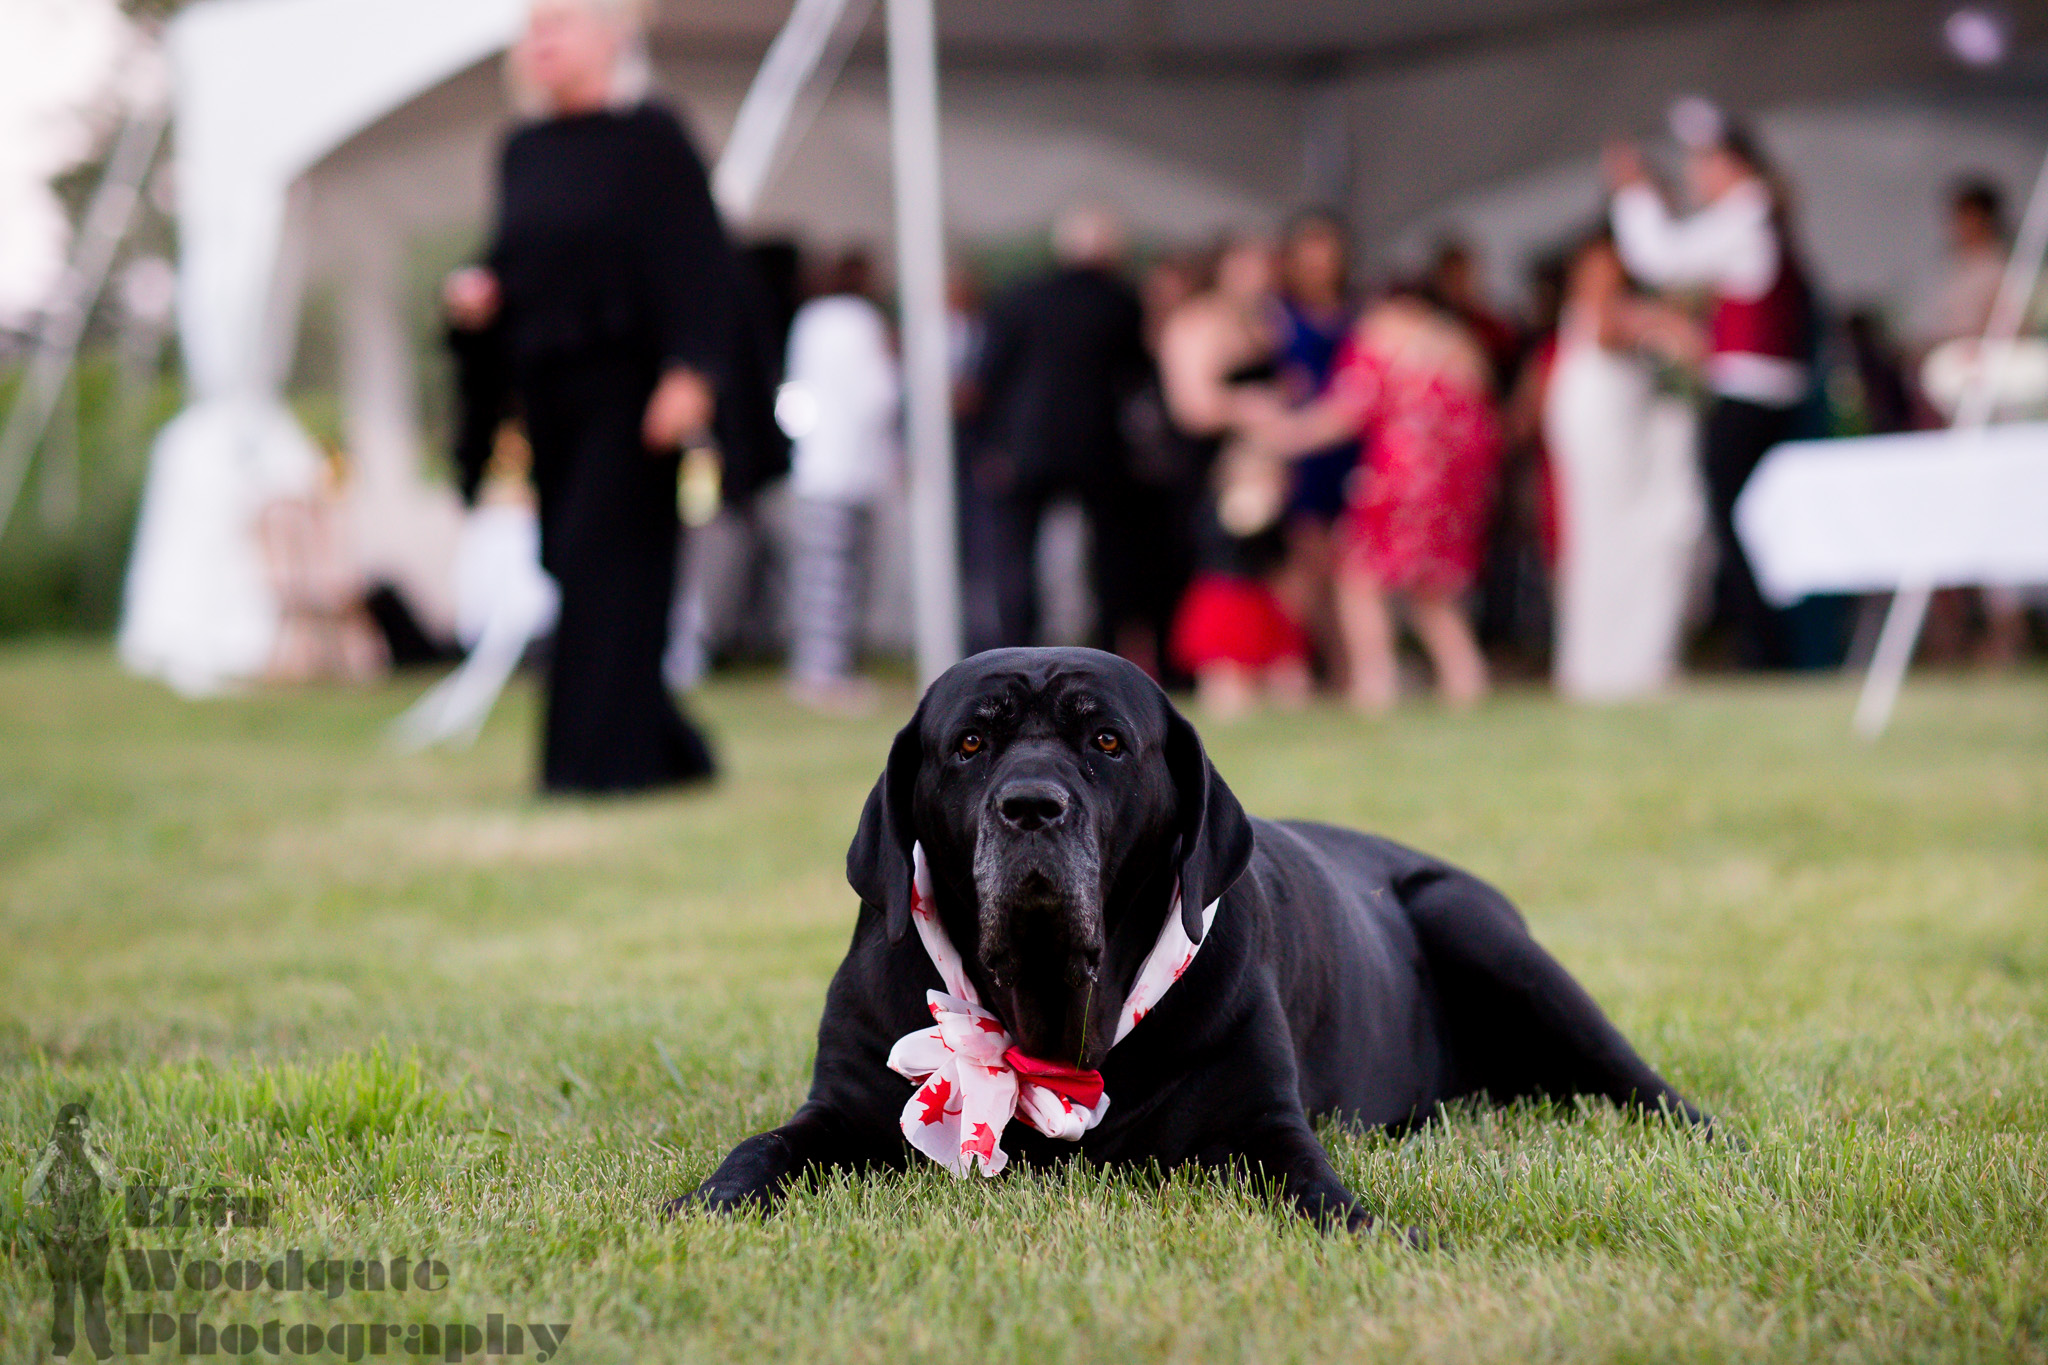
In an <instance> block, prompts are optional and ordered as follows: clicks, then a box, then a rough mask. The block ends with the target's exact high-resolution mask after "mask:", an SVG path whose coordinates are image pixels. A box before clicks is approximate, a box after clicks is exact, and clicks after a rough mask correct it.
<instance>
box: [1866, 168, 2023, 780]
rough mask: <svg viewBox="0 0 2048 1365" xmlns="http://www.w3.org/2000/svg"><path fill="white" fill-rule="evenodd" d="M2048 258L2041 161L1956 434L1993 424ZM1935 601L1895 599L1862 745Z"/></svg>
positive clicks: (1882, 714) (1918, 586)
mask: <svg viewBox="0 0 2048 1365" xmlns="http://www.w3.org/2000/svg"><path fill="white" fill-rule="evenodd" d="M2044 258H2048V158H2044V159H2043V160H2042V162H2041V173H2040V174H2039V175H2038V176H2036V177H2035V178H2034V193H2033V195H2032V197H2031V198H2029V199H2028V200H2027V214H2026V217H2025V218H2023V219H2021V220H2020V233H2019V236H2018V238H2017V239H2015V240H2014V242H2013V246H2012V255H2011V256H2009V257H2007V258H2006V262H2005V277H2004V278H2003V279H2002V280H2000V281H1999V285H1998V298H1997V300H1996V301H1995V302H1994V303H1993V304H1992V305H1991V316H1990V318H1989V319H1988V320H1987V321H1986V322H1985V325H1984V336H1983V339H1982V340H1981V341H1980V342H1979V343H1978V345H1977V364H1976V367H1975V369H1974V371H1973V372H1972V374H1971V376H1970V382H1969V384H1967V385H1966V386H1965V387H1964V389H1963V395H1962V399H1961V401H1960V402H1958V403H1957V404H1956V415H1955V419H1954V421H1953V422H1952V423H1951V424H1950V425H1951V427H1952V429H1954V430H1956V431H1958V432H1963V433H1966V434H1968V433H1973V432H1981V431H1983V430H1984V428H1985V427H1986V426H1988V425H1990V422H1991V415H1992V413H1993V412H1994V411H1995V410H1996V408H1997V406H1998V392H1999V390H2000V388H2002V387H2003V383H2004V378H2005V367H2006V362H2007V361H2008V360H2009V359H2010V358H2011V356H2012V343H2013V340H2014V339H2015V338H2016V337H2018V336H2019V334H2020V328H2021V327H2022V326H2024V325H2025V323H2026V320H2027V306H2028V305H2029V304H2031V303H2032V302H2033V301H2034V290H2035V288H2036V287H2037V286H2038V285H2039V284H2040V282H2041V265H2042V261H2043V259H2044ZM1932 595H1933V587H1932V585H1930V584H1926V583H1901V584H1900V585H1899V590H1898V591H1897V592H1896V593H1894V594H1893V595H1892V605H1891V609H1890V610H1889V611H1887V612H1886V613H1885V618H1884V630H1883V631H1882V633H1880V634H1879V635H1878V637H1877V652H1876V653H1875V654H1873V655H1872V656H1871V659H1870V671H1869V672H1868V673H1866V674H1865V675H1864V678H1863V693H1862V695H1861V696H1860V697H1858V698H1857V700H1856V718H1855V722H1854V723H1855V727H1856V733H1857V734H1859V735H1862V736H1863V737H1864V738H1865V739H1876V738H1877V737H1878V736H1879V735H1881V734H1883V733H1884V731H1885V726H1887V725H1888V724H1890V723H1891V718H1892V708H1893V706H1894V705H1896V704H1897V702H1898V700H1899V689H1900V688H1901V687H1903V686H1904V685H1905V682H1906V670H1907V668H1908V667H1909V666H1910V665H1911V664H1912V662H1913V649H1914V647H1915V646H1916V645H1918V644H1919V643H1920V627H1921V625H1922V623H1923V622H1925V621H1926V619H1927V603H1928V600H1929V599H1930V597H1931V596H1932Z"/></svg>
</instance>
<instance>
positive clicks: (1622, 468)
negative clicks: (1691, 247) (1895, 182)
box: [1543, 237, 1705, 701]
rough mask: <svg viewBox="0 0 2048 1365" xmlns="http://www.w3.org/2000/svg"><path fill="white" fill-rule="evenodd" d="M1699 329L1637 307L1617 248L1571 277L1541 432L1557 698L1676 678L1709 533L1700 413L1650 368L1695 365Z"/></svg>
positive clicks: (1649, 689) (1592, 249) (1650, 687)
mask: <svg viewBox="0 0 2048 1365" xmlns="http://www.w3.org/2000/svg"><path fill="white" fill-rule="evenodd" d="M1703 351H1704V339H1703V337H1701V335H1700V333H1699V330H1698V328H1697V327H1696V326H1695V325H1694V324H1693V323H1692V322H1691V321H1690V320H1689V319H1688V318H1686V317H1685V316H1684V315H1683V314H1681V313H1679V312H1678V311H1676V310H1675V309H1672V308H1669V307H1666V306H1664V305H1662V304H1658V303H1655V302H1652V301H1650V300H1647V299H1643V298H1639V297H1636V296H1635V295H1633V294H1632V293H1631V291H1630V289H1629V284H1628V278H1627V276H1626V274H1625V273H1624V271H1623V269H1622V264H1621V258H1620V256H1619V255H1617V254H1616V252H1615V249H1614V244H1613V242H1612V241H1611V240H1609V239H1607V238H1605V237H1600V238H1596V239H1594V240H1593V241H1591V242H1589V243H1587V245H1586V246H1584V247H1583V248H1582V249H1581V250H1580V251H1579V253H1578V255H1577V257H1576V258H1575V260H1574V261H1573V264H1572V273H1571V278H1570V282H1569V285H1568V292H1567V294H1566V299H1565V309H1564V315H1563V319H1562V321H1561V322H1560V324H1559V327H1558V346H1557V359H1556V362H1555V365H1554V367H1553V369H1552V371H1551V376H1550V382H1549V386H1548V388H1547V390H1546V392H1545V396H1544V404H1543V432H1544V438H1545V440H1546V442H1547V443H1548V445H1549V449H1550V456H1551V460H1552V461H1553V464H1554V467H1555V469H1556V473H1557V488H1558V495H1559V502H1560V512H1561V515H1560V518H1559V520H1560V522H1561V527H1562V532H1563V535H1562V541H1563V544H1562V553H1561V554H1560V555H1559V563H1558V591H1557V641H1556V655H1555V662H1554V666H1553V672H1554V675H1555V678H1556V682H1557V686H1558V689H1559V690H1560V691H1561V692H1563V693H1564V694H1565V695H1566V696H1568V697H1573V698H1577V699H1579V700H1584V701H1618V700H1623V699H1626V698H1630V697H1640V696H1645V695H1648V694H1650V693H1654V692H1656V691H1658V690H1659V689H1661V688H1662V687H1664V686H1665V685H1666V684H1667V683H1669V682H1670V680H1671V678H1672V676H1673V674H1674V673H1675V672H1676V671H1677V664H1678V647H1679V633H1680V628H1681V626H1682V624H1683V621H1684V616H1685V606H1686V600H1687V596H1688V589H1689V587H1690V584H1691V581H1692V572H1693V564H1694V558H1695V555H1696V553H1697V550H1698V546H1699V539H1700V534H1701V531H1702V529H1703V527H1704V524H1705V505H1704V501H1703V495H1702V491H1701V488H1700V478H1699V470H1698V458H1697V445H1698V421H1697V418H1696V416H1695V414H1694V412H1693V409H1692V407H1691V405H1690V404H1688V403H1687V402H1686V401H1685V400H1684V399H1682V398H1680V397H1677V396H1675V395H1670V394H1665V393H1661V392H1660V391H1659V390H1658V387H1657V382H1656V381H1657V367H1656V362H1655V359H1654V358H1653V357H1661V358H1662V359H1664V360H1666V361H1690V362H1694V363H1696V362H1697V361H1698V359H1699V358H1700V356H1701V355H1702V354H1703Z"/></svg>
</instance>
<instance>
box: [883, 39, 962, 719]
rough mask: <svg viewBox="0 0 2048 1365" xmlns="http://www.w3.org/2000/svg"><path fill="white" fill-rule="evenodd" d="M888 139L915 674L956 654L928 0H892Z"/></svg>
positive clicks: (956, 572)
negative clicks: (900, 339)
mask: <svg viewBox="0 0 2048 1365" xmlns="http://www.w3.org/2000/svg"><path fill="white" fill-rule="evenodd" d="M888 2H889V8H888V25H889V142H890V155H891V159H892V161H893V162H894V166H895V176H896V280H897V291H898V296H899V299H900V301H901V306H902V312H903V361H904V365H903V370H904V381H905V382H904V388H905V394H904V398H905V409H906V412H905V416H906V418H907V422H906V426H907V428H908V436H909V444H910V538H911V545H910V551H911V560H910V562H911V577H912V583H911V586H912V589H913V593H914V596H915V600H916V609H917V673H918V679H919V681H920V682H921V683H929V682H931V680H932V679H934V678H936V677H938V675H939V674H941V673H943V672H945V671H946V669H948V668H950V667H952V665H953V664H954V663H955V662H957V661H958V660H959V658H960V556H959V551H958V547H957V544H956V541H957V536H956V523H955V520H954V503H953V498H954V489H953V405H952V380H951V376H950V374H949V373H948V364H947V356H946V240H945V225H944V218H943V211H942V207H941V200H940V197H939V58H938V41H937V37H936V35H935V34H934V32H933V20H932V0H888Z"/></svg>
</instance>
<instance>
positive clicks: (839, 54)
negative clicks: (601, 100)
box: [711, 0, 874, 223]
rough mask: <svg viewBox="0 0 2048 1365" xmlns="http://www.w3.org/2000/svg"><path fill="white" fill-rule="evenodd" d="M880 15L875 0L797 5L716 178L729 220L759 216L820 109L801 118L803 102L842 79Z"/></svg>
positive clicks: (714, 193)
mask: <svg viewBox="0 0 2048 1365" xmlns="http://www.w3.org/2000/svg"><path fill="white" fill-rule="evenodd" d="M873 10H874V0H796V4H795V6H794V7H792V8H791V10H790V12H789V18H788V20H787V21H785V22H784V24H783V26H782V31H781V32H780V33H778V34H776V35H775V41H774V42H773V43H770V44H769V45H768V55H767V56H766V57H765V58H764V59H763V60H762V62H761V69H760V70H759V71H758V72H756V73H755V74H754V81H753V84H752V85H749V86H748V87H747V93H746V97H745V98H744V99H742V100H741V101H740V110H739V114H738V115H737V116H736V117H735V118H734V119H733V125H732V134H731V136H729V137H728V138H726V140H725V150H724V151H723V152H722V153H720V154H719V158H718V165H717V167H716V168H715V169H714V170H713V171H712V173H711V197H712V198H713V199H715V200H717V201H718V209H719V212H721V213H723V214H724V215H725V216H726V218H727V219H729V220H730V221H732V222H735V223H744V222H745V221H747V219H749V218H751V217H753V215H754V209H755V207H756V206H758V205H759V203H760V202H761V194H762V192H763V191H764V190H766V189H767V188H768V181H769V178H770V177H771V176H772V175H773V174H774V173H775V168H776V166H777V164H778V163H779V162H780V161H781V160H782V157H783V154H784V152H785V151H786V149H787V148H788V147H789V145H790V144H791V143H793V142H794V141H795V140H796V139H798V138H801V137H802V136H803V134H804V126H805V125H806V124H807V123H808V122H809V121H810V116H814V115H815V114H816V112H817V110H816V108H815V107H812V108H810V109H808V110H806V111H805V112H804V113H802V114H800V113H799V112H798V109H797V105H798V103H799V101H802V100H803V99H804V95H805V92H806V90H810V89H815V88H816V87H818V86H821V85H829V84H830V83H831V81H832V80H833V79H834V78H836V77H837V76H838V74H839V68H840V67H841V66H842V65H843V64H844V63H845V61H846V57H847V54H848V53H849V52H850V51H852V49H853V43H854V40H855V39H856V38H858V37H859V36H860V30H861V29H862V28H863V27H864V26H865V25H866V23H867V18H868V15H869V14H870V13H872V12H873ZM818 102H819V101H818V100H816V99H814V100H812V101H810V103H811V104H813V105H815V104H816V103H818Z"/></svg>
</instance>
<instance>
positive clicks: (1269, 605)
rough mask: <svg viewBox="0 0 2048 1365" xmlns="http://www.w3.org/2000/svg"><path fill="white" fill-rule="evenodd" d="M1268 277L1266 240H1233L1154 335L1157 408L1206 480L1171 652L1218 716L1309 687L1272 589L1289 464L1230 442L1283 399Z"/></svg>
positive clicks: (1291, 698)
mask: <svg viewBox="0 0 2048 1365" xmlns="http://www.w3.org/2000/svg"><path fill="white" fill-rule="evenodd" d="M1275 283H1276V281H1275V278H1274V263H1273V248H1272V245H1271V243H1269V242H1267V241H1265V240H1264V239H1262V238H1256V237H1240V238H1235V239H1232V240H1230V241H1228V242H1226V243H1225V244H1224V246H1223V249H1222V251H1221V252H1220V253H1219V254H1218V256H1217V263H1216V284H1215V287H1214V288H1212V289H1210V290H1209V291H1208V292H1206V293H1203V294H1199V295H1197V296H1195V297H1194V298H1192V299H1190V300H1188V301H1187V302H1186V303H1184V304H1182V305H1181V306H1180V308H1178V309H1177V310H1175V312H1174V313H1173V315H1172V316H1171V317H1169V318H1168V319H1167V322H1166V326H1165V329H1164V330H1163V332H1162V333H1161V335H1160V340H1159V372H1160V382H1161V386H1162V389H1163V392H1164V394H1165V398H1166V412H1167V415H1168V417H1169V418H1170V419H1171V422H1172V426H1173V429H1174V430H1175V431H1176V432H1177V433H1178V434H1179V436H1180V438H1181V439H1182V441H1183V442H1184V443H1185V444H1186V446H1187V448H1188V450H1189V461H1188V462H1189V465H1190V467H1191V468H1192V469H1193V470H1195V471H1197V472H1198V474H1199V475H1200V476H1201V477H1203V478H1205V479H1207V480H1208V483H1209V493H1208V495H1207V496H1206V497H1204V498H1203V499H1202V501H1201V503H1200V511H1199V513H1198V514H1197V519H1196V522H1195V531H1194V545H1195V575H1194V581H1193V583H1192V584H1191V585H1190V586H1189V588H1188V592H1187V596H1186V598H1184V599H1183V600H1182V602H1181V604H1180V610H1179V613H1178V615H1177V616H1176V617H1175V620H1174V625H1173V639H1172V653H1173V660H1174V663H1175V664H1176V665H1177V666H1178V667H1179V668H1181V669H1183V670H1184V671H1186V672H1187V673H1190V674H1192V675H1193V676H1194V679H1195V688H1196V696H1197V699H1198V700H1199V701H1200V702H1201V704H1202V707H1203V709H1204V710H1206V711H1208V712H1209V713H1210V714H1212V715H1215V716H1218V717H1231V716H1237V715H1242V714H1244V713H1245V712H1246V711H1249V710H1251V709H1252V708H1253V707H1255V706H1256V705H1257V704H1258V703H1259V701H1260V700H1261V698H1262V697H1264V696H1267V695H1270V696H1272V697H1274V698H1275V699H1277V700H1280V701H1283V702H1287V703H1299V702H1300V701H1303V700H1305V699H1306V698H1307V696H1308V693H1309V689H1310V676H1309V641H1308V635H1307V633H1306V632H1304V631H1303V630H1302V628H1301V624H1300V622H1299V621H1297V620H1296V619H1295V618H1294V617H1293V616H1292V615H1291V614H1290V613H1289V612H1288V610H1287V608H1286V607H1285V606H1284V605H1282V603H1281V601H1280V598H1279V596H1278V595H1277V594H1276V593H1275V592H1274V590H1273V578H1274V576H1275V574H1277V573H1278V572H1279V570H1280V567H1281V563H1282V561H1283V559H1284V558H1285V556H1286V551H1287V545H1286V540H1285V537H1284V533H1283V530H1282V525H1283V518H1284V515H1285V512H1286V503H1287V495H1288V490H1289V470H1288V469H1287V467H1286V466H1284V465H1281V464H1277V463H1275V462H1273V461H1271V460H1268V459H1261V458H1256V457H1253V456H1251V455H1250V454H1249V452H1248V451H1246V450H1245V449H1243V448H1242V442H1241V441H1238V440H1237V438H1239V437H1240V436H1241V435H1242V433H1243V431H1244V429H1245V427H1246V423H1247V421H1248V419H1249V416H1250V414H1251V413H1252V412H1253V411H1254V410H1255V409H1256V410H1263V408H1264V407H1267V406H1271V405H1274V404H1277V403H1278V402H1280V401H1281V400H1280V398H1279V389H1278V380H1279V374H1280V369H1279V363H1278V360H1279V349H1278V348H1279V343H1280V338H1279V335H1278V329H1277V328H1276V325H1275V324H1276V321H1277V320H1278V319H1279V317H1280V316H1281V314H1280V312H1279V309H1278V306H1277V304H1278V301H1277V299H1276V297H1275V294H1274V286H1275ZM1234 442H1236V446H1235V447H1234V445H1233V443H1234Z"/></svg>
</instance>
